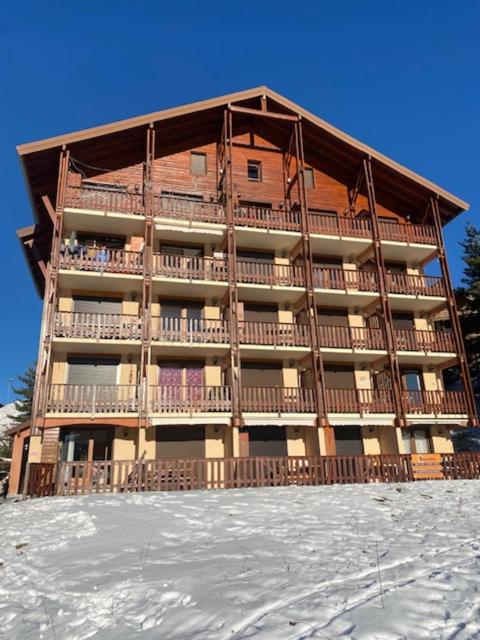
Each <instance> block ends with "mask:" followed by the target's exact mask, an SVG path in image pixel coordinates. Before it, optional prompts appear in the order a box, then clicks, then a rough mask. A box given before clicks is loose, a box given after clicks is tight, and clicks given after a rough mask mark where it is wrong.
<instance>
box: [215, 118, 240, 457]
mask: <svg viewBox="0 0 480 640" xmlns="http://www.w3.org/2000/svg"><path fill="white" fill-rule="evenodd" d="M220 147H221V150H220V151H221V154H222V155H221V158H220V159H221V165H222V166H221V169H222V175H221V179H220V187H221V191H222V197H223V204H224V206H225V218H226V223H227V243H226V244H227V268H228V311H229V332H230V371H231V386H232V427H233V428H240V427H241V426H242V425H243V418H242V380H241V374H242V372H241V358H240V340H239V324H238V323H239V304H238V288H237V243H236V238H235V192H234V184H233V114H232V110H231V109H230V108H228V109H226V110H225V112H224V119H223V133H222V140H221V143H220ZM240 455H242V449H241V450H240Z"/></svg>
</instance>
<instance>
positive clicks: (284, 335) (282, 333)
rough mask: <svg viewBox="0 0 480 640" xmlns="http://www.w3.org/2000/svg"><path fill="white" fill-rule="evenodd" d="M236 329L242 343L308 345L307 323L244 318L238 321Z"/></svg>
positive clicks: (289, 345) (288, 345)
mask: <svg viewBox="0 0 480 640" xmlns="http://www.w3.org/2000/svg"><path fill="white" fill-rule="evenodd" d="M238 330H239V339H240V342H241V343H242V344H266V345H274V346H281V347H294V346H295V347H308V346H310V328H309V326H308V325H307V324H294V323H291V324H289V323H286V322H257V321H253V320H245V321H240V322H239V324H238Z"/></svg>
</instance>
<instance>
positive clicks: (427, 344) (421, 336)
mask: <svg viewBox="0 0 480 640" xmlns="http://www.w3.org/2000/svg"><path fill="white" fill-rule="evenodd" d="M395 342H396V348H397V351H424V352H430V353H431V352H436V353H438V352H443V353H455V340H454V337H453V333H452V332H451V331H427V330H424V331H420V330H419V331H414V330H413V329H396V330H395Z"/></svg>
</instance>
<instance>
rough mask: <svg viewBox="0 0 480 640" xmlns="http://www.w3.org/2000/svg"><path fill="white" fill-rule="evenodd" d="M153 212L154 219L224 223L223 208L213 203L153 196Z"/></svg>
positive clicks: (167, 196)
mask: <svg viewBox="0 0 480 640" xmlns="http://www.w3.org/2000/svg"><path fill="white" fill-rule="evenodd" d="M153 211H154V215H155V216H156V217H160V218H172V219H174V220H181V221H186V222H189V223H191V222H210V223H217V224H218V223H225V213H224V209H223V207H222V206H221V205H219V204H216V203H215V202H208V201H204V200H194V199H191V198H190V199H189V198H182V197H176V196H170V195H157V194H155V196H154V199H153Z"/></svg>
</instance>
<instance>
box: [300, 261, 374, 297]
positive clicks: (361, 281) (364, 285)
mask: <svg viewBox="0 0 480 640" xmlns="http://www.w3.org/2000/svg"><path fill="white" fill-rule="evenodd" d="M313 283H314V285H315V287H318V288H320V289H340V290H357V291H378V279H377V274H376V273H375V272H374V271H358V270H357V269H341V268H330V267H315V266H314V267H313Z"/></svg>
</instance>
